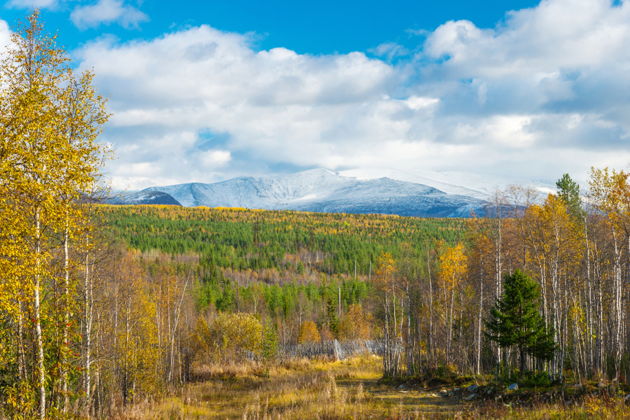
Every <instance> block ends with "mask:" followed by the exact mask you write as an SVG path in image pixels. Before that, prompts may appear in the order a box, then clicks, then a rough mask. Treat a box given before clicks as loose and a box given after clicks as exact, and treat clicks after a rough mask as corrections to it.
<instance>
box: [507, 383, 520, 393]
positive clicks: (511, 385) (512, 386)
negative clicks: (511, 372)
mask: <svg viewBox="0 0 630 420" xmlns="http://www.w3.org/2000/svg"><path fill="white" fill-rule="evenodd" d="M507 389H508V391H518V384H517V383H516V382H515V383H513V384H510V386H508V388H507Z"/></svg>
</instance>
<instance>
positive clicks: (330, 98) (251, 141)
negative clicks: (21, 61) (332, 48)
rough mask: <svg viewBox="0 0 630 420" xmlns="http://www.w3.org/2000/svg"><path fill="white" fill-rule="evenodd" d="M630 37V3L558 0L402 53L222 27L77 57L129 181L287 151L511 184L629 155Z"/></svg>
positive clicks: (115, 167)
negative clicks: (389, 56)
mask: <svg viewBox="0 0 630 420" xmlns="http://www.w3.org/2000/svg"><path fill="white" fill-rule="evenodd" d="M629 43H630V1H625V2H622V3H621V4H620V5H616V6H613V5H612V4H611V2H610V1H608V0H546V1H543V2H542V3H541V4H540V5H539V6H537V7H535V8H531V9H525V10H521V11H516V12H511V13H510V14H509V16H508V17H507V19H506V20H505V21H504V22H503V23H501V24H500V25H498V26H497V27H496V28H490V29H482V28H478V27H477V26H475V25H474V24H473V23H472V22H469V21H453V22H447V23H445V24H444V25H442V26H440V27H438V28H437V29H436V30H435V31H433V32H431V33H428V34H426V38H425V41H424V43H423V45H422V46H421V48H420V53H419V54H418V56H417V57H415V58H414V59H410V60H407V61H406V62H402V61H401V62H398V63H396V64H391V63H387V62H384V61H382V60H380V59H374V58H368V57H367V56H366V55H365V54H363V53H360V52H354V53H350V54H339V55H320V56H311V55H305V54H298V53H296V52H294V51H291V50H288V49H285V48H274V49H270V50H263V51H257V50H255V49H254V48H253V47H252V46H251V43H250V39H249V38H248V37H247V36H245V35H240V34H233V33H226V32H221V31H219V30H216V29H213V28H211V27H208V26H200V27H195V28H191V29H187V30H183V31H179V32H174V33H171V34H166V35H164V36H162V37H160V38H157V39H154V40H148V41H136V42H129V43H122V44H118V43H114V42H111V41H99V42H95V43H92V44H89V45H87V46H86V47H85V48H83V49H82V50H81V51H80V52H79V53H78V55H79V58H80V60H81V61H82V66H83V67H84V68H94V70H95V72H96V75H97V78H96V83H97V84H98V86H99V88H100V90H101V92H102V93H103V94H104V95H105V96H107V97H108V98H109V99H110V107H111V110H112V111H113V112H114V118H113V119H112V122H111V124H110V126H109V128H108V130H107V132H106V140H107V141H110V142H112V143H113V144H114V145H115V146H116V148H117V150H118V160H117V161H115V162H113V163H112V164H111V165H110V167H109V170H110V172H111V173H112V174H114V176H115V177H116V179H117V180H118V181H117V183H118V184H120V183H127V185H133V186H134V187H143V186H148V185H153V184H162V183H166V182H167V181H169V182H170V181H173V182H186V181H193V180H197V181H210V180H216V179H222V178H227V177H230V176H234V175H241V174H254V173H260V172H265V171H268V170H273V168H275V167H276V166H277V165H281V166H285V167H286V166H289V167H296V168H299V167H315V166H324V167H330V168H332V169H341V170H348V171H350V172H352V171H354V172H355V173H361V174H373V175H375V176H376V175H382V174H387V173H391V171H392V170H396V171H399V172H400V173H407V174H416V176H417V177H418V179H420V178H421V174H422V173H430V174H444V178H443V180H446V181H448V180H449V179H448V177H451V176H453V177H455V176H456V177H457V179H458V180H464V181H466V180H484V181H483V182H488V183H497V184H500V183H503V182H528V181H541V182H552V181H553V180H554V179H556V178H557V177H559V175H561V174H562V172H565V171H569V172H571V173H572V174H573V175H574V176H575V177H576V178H578V179H584V177H585V176H586V175H587V171H588V168H589V167H590V166H591V165H605V164H609V165H614V166H617V167H619V165H621V167H623V166H624V165H626V166H627V165H628V164H629V163H630V143H629V141H630V140H629V138H630V137H629V136H630V116H629V115H630V112H629V111H630V105H629V104H628V103H627V98H628V97H629V96H630V72H628V69H629V68H630V49H628V48H627V45H628V44H629ZM390 47H391V46H389V47H387V48H386V47H383V48H382V51H381V52H382V53H384V54H386V53H387V52H388V51H389V50H391V48H390ZM208 133H209V134H208ZM143 162H150V163H152V166H150V168H152V169H151V171H149V170H148V167H140V169H143V168H144V172H142V171H137V170H136V171H135V172H134V171H131V170H130V169H129V168H134V166H133V164H135V163H143ZM270 168H271V169H270ZM136 169H137V168H136ZM141 172H142V173H141ZM454 174H456V175H454ZM433 177H435V176H433ZM407 179H409V177H407ZM470 182H472V181H470Z"/></svg>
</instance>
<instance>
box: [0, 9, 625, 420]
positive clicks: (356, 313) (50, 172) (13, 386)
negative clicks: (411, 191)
mask: <svg viewBox="0 0 630 420" xmlns="http://www.w3.org/2000/svg"><path fill="white" fill-rule="evenodd" d="M92 80H93V75H92V74H91V73H89V72H87V73H82V74H76V73H75V71H73V70H72V69H71V67H70V62H69V57H68V56H67V55H66V54H65V53H64V52H63V50H61V49H59V48H58V47H57V46H56V44H55V40H54V38H50V37H48V36H46V35H45V34H44V33H43V32H42V27H41V24H40V23H39V21H38V16H37V14H34V15H32V16H31V17H30V18H29V22H28V23H27V25H25V26H24V28H23V30H22V32H17V33H15V34H13V38H12V47H11V49H10V50H9V54H8V55H7V56H6V57H5V58H4V59H3V61H2V63H1V64H0V86H2V90H1V92H2V93H1V95H0V108H1V109H2V112H0V130H1V131H2V136H0V210H1V211H0V273H1V274H2V275H1V277H0V417H3V418H4V417H8V418H36V417H39V418H42V419H43V418H92V417H94V418H111V417H118V418H141V417H142V416H140V415H138V416H136V414H137V411H134V410H138V407H147V406H148V407H154V408H155V407H157V406H152V405H151V404H160V402H161V401H165V399H168V398H172V397H173V396H174V395H179V396H180V397H181V395H180V394H178V392H181V390H187V389H191V388H189V387H188V386H189V384H192V385H190V386H195V384H198V385H200V386H207V387H210V388H209V389H214V388H212V387H213V386H216V387H218V388H217V389H216V390H213V391H212V394H213V395H214V398H219V397H216V396H217V395H219V396H223V397H222V398H224V401H232V400H230V399H229V398H230V396H229V394H222V392H223V393H227V392H228V391H229V384H230V383H232V384H240V382H234V381H238V380H240V379H238V378H239V375H240V373H239V372H241V373H242V372H250V371H251V372H254V373H253V374H252V376H251V377H248V378H249V379H247V381H249V382H247V383H248V384H249V386H255V389H257V391H256V392H257V394H256V395H258V397H257V398H258V399H259V400H260V395H261V393H263V394H264V392H269V394H270V395H271V394H273V392H274V391H272V390H270V389H268V388H265V386H266V385H265V384H268V383H271V381H272V380H279V379H278V378H280V379H281V382H279V383H280V384H281V385H278V386H279V387H283V388H282V389H284V390H285V391H286V392H287V393H290V392H297V391H295V389H302V390H307V391H308V392H307V391H304V394H308V393H310V390H311V389H317V390H318V391H317V392H321V394H316V395H319V396H318V397H317V398H320V397H321V399H318V400H317V405H318V407H319V409H320V410H334V409H339V410H346V409H347V410H356V409H357V406H358V405H359V406H360V405H361V404H358V405H357V404H356V402H357V401H359V402H361V401H366V398H368V399H369V398H371V397H366V396H365V394H370V392H368V391H366V390H364V388H363V387H364V384H363V383H361V384H359V385H357V387H356V389H355V388H352V392H350V391H345V390H343V389H342V390H340V387H341V386H342V382H340V381H343V380H349V378H354V376H352V375H354V374H357V375H362V374H365V375H366V376H367V375H368V374H369V375H372V376H374V375H378V382H373V383H372V382H371V383H372V384H377V383H378V386H385V387H387V386H390V384H400V383H402V385H400V386H407V385H405V384H407V383H416V384H419V383H423V384H426V383H429V384H430V383H432V381H435V380H439V381H443V380H444V378H445V377H450V378H454V379H453V381H454V382H453V383H458V382H457V381H459V379H458V378H468V379H466V380H467V381H473V382H474V383H471V385H470V386H479V385H478V384H485V383H489V382H492V381H494V382H493V383H497V384H498V383H501V384H504V385H505V384H510V385H509V386H510V387H512V383H513V382H514V383H520V384H521V386H524V385H526V384H528V383H530V384H533V385H534V386H554V385H558V386H564V385H566V384H581V385H580V386H584V387H586V386H589V384H590V385H592V384H597V387H598V388H601V389H605V390H606V392H607V394H606V396H607V398H609V399H611V400H610V401H613V400H614V398H616V397H617V396H619V395H622V396H623V395H624V392H625V393H627V389H628V388H627V387H628V381H629V378H630V328H628V320H629V317H630V305H629V300H630V179H629V176H630V174H628V173H627V172H624V171H623V170H615V169H609V168H593V169H592V171H591V173H590V177H589V183H588V188H587V189H586V190H581V189H580V187H579V185H578V184H577V183H576V182H575V181H574V180H573V179H572V178H571V177H570V176H569V175H568V174H565V175H564V176H562V177H561V178H560V179H559V180H558V182H557V190H556V191H555V193H553V194H548V195H546V196H544V195H542V194H540V193H539V192H537V191H536V190H532V189H529V188H526V187H520V186H513V187H509V188H507V189H505V190H501V191H497V192H496V194H495V195H494V197H493V199H492V200H491V201H490V202H489V203H488V206H489V207H492V208H493V209H494V211H492V212H490V213H491V214H495V215H496V217H493V218H478V217H475V216H474V215H471V217H470V218H468V219H418V218H410V217H397V216H384V215H353V214H323V213H321V214H320V213H301V212H291V211H262V210H250V209H238V208H183V207H178V206H108V205H101V204H98V203H97V202H96V201H97V200H96V198H97V197H98V196H99V193H100V191H99V176H100V168H101V166H102V162H103V160H104V159H105V158H106V157H107V156H106V155H107V150H105V149H104V148H103V147H101V146H99V144H98V143H97V142H96V140H97V138H98V135H99V134H100V132H101V129H102V126H103V124H104V123H105V122H106V121H107V119H108V117H109V115H108V114H107V112H106V111H105V108H104V100H103V98H101V97H99V96H98V95H97V93H96V92H95V90H94V88H93V85H92ZM330 349H332V351H333V353H332V354H330V352H329V350H330ZM355 350H356V352H357V354H359V353H367V355H365V354H363V355H361V356H357V357H359V358H358V359H352V358H349V360H346V361H344V362H343V363H345V364H339V363H342V362H341V361H339V360H336V359H346V358H345V357H342V356H340V354H341V353H342V352H343V353H348V354H350V355H354V352H355ZM361 357H363V359H361ZM333 362H335V363H337V364H332V363H333ZM326 363H330V364H326ZM304 366H308V369H312V371H309V372H312V377H309V378H310V379H307V380H306V379H305V381H306V382H300V381H301V379H300V381H298V380H297V379H296V377H297V376H296V375H297V373H296V372H300V371H301V369H302V370H304V369H306V368H305V367H304ZM324 366H325V367H324ZM331 366H332V367H331ZM351 368H352V369H354V370H353V371H352V372H355V373H350V371H349V369H351ZM248 369H249V370H248ZM326 369H329V372H328V373H325V371H326ZM368 371H369V372H368ZM217 372H223V373H217ZM226 372H227V373H226ZM331 372H332V373H331ZM356 372H359V373H356ZM361 372H363V373H361ZM366 372H368V373H366ZM375 372H376V373H375ZM217 375H219V377H220V378H221V380H220V382H216V381H215V382H213V378H216V377H217ZM282 375H284V376H282ZM372 376H370V377H372ZM226 378H227V379H226ZM462 380H463V379H462ZM230 381H232V382H230ZM292 381H294V382H292ZM401 381H402V382H401ZM414 381H416V382H414ZM439 381H438V383H444V382H439ZM226 383H227V384H228V385H225V384H226ZM252 384H253V385H252ZM296 384H298V385H299V386H298V385H296ZM366 384H367V382H366ZM504 385H501V386H504ZM600 385H601V386H600ZM226 386H227V387H228V389H227V390H226V389H225V387H226ZM239 386H240V385H239ZM239 386H237V385H234V386H233V389H238V387H239ZM366 386H367V385H366ZM375 386H376V385H375ZM496 386H499V385H496ZM296 387H297V388H296ZM309 387H311V388H309ZM294 388H295V389H294ZM390 388H391V387H390ZM512 388H514V387H512ZM388 389H389V388H388ZM397 389H404V388H397ZM471 389H476V388H471ZM562 389H563V395H564V388H562ZM624 390H625V391H624ZM445 391H446V392H447V394H448V390H445ZM414 392H415V391H414ZM182 395H183V394H182ZM287 395H288V394H287ZM340 395H345V396H344V397H343V398H342V397H340ZM471 395H472V394H471ZM474 395H477V394H474ZM598 395H599V394H598ZM303 397H304V398H306V397H305V396H303ZM182 398H183V397H182ZM208 398H210V397H208ZM245 398H249V399H251V398H250V397H245ZM269 398H270V397H269V396H268V397H267V400H266V402H259V403H257V404H258V405H257V406H256V407H257V408H256V409H255V410H257V411H256V413H257V414H255V415H252V416H251V417H252V418H254V417H265V416H266V415H267V414H269V413H272V414H273V415H275V416H276V417H283V416H285V415H286V416H289V417H299V416H300V415H304V413H302V414H298V413H297V412H290V411H289V410H294V409H296V407H297V403H295V402H291V401H289V402H288V403H287V402H286V401H284V402H283V401H280V402H277V404H276V403H273V401H272V402H271V403H270V402H269ZM287 398H289V397H287ZM475 398H476V397H475ZM471 400H472V398H471ZM186 401H188V403H186V404H188V405H191V404H192V405H194V404H193V403H191V402H190V401H191V397H186ZM614 401H617V400H614ZM199 404H201V402H199ZM234 404H237V405H238V404H239V403H237V402H235V403H234ZM234 404H231V405H232V406H233V405H234ZM273 404H276V405H275V406H274V405H273ZM622 404H623V403H622ZM367 405H368V404H367V403H366V406H367ZM248 407H249V406H248ZM309 407H310V406H309ZM313 409H314V408H313V407H310V408H308V409H305V410H307V411H306V412H307V413H309V412H310V413H313V411H312V410H313ZM371 409H373V407H372V408H369V407H368V408H366V410H368V411H367V412H360V413H358V414H357V412H353V411H348V412H346V411H343V412H328V411H323V412H318V413H319V414H317V416H315V417H321V418H338V417H348V416H350V417H352V416H355V417H356V416H358V417H361V416H364V415H365V416H369V415H377V416H383V417H387V416H389V417H398V418H405V417H406V416H407V414H408V413H404V412H399V413H398V414H391V413H390V414H384V412H377V413H376V414H375V413H374V412H370V411H369V410H371ZM148 410H151V408H149V409H148ZM248 410H249V408H248ZM252 410H254V408H252ZM283 410H284V411H283ZM134 413H136V414H134ZM178 413H179V414H177V413H176V414H175V415H173V416H170V415H167V416H165V417H169V416H170V417H171V418H172V417H175V418H186V417H189V416H191V417H192V416H193V414H191V412H183V413H182V412H178ZM480 413H481V412H480ZM233 414H234V413H233ZM241 414H243V413H235V416H236V417H240V416H241ZM416 414H417V413H416ZM482 414H483V413H482ZM480 415H481V414H480ZM488 415H490V414H488ZM134 416H135V417H134ZM196 416H198V417H204V416H206V417H211V416H212V414H207V413H206V414H203V413H202V414H197V415H196ZM243 416H245V417H246V415H245V414H243ZM148 417H150V416H148Z"/></svg>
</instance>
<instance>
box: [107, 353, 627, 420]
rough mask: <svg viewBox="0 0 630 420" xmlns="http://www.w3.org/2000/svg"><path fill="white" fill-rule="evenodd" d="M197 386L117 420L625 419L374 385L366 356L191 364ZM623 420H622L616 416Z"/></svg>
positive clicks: (376, 370)
mask: <svg viewBox="0 0 630 420" xmlns="http://www.w3.org/2000/svg"><path fill="white" fill-rule="evenodd" d="M196 373H197V379H198V382H196V383H192V384H188V385H185V386H183V387H182V388H180V389H176V390H173V393H172V396H170V397H168V398H165V399H162V400H161V401H159V402H156V403H145V404H139V405H136V406H134V407H132V408H130V409H128V410H126V411H125V412H124V413H122V414H120V415H119V416H118V418H120V419H209V418H221V419H223V418H225V419H231V418H239V419H270V420H271V419H301V420H306V419H354V418H388V419H417V418H430V419H433V418H454V419H469V418H470V419H476V418H493V419H494V418H497V419H512V418H517V419H565V418H566V419H588V420H591V419H600V418H602V419H603V418H630V417H628V416H629V415H628V413H627V412H626V411H627V410H625V408H627V407H624V406H623V402H622V401H621V400H620V399H609V400H602V399H599V398H590V399H586V400H584V401H583V402H582V403H581V404H579V405H573V406H566V405H561V404H547V405H540V406H538V407H535V408H511V407H509V406H506V405H503V404H501V403H494V402H493V403H477V404H473V403H462V402H460V401H458V400H457V399H456V398H441V397H439V396H437V395H436V394H435V393H434V392H433V391H425V390H421V389H411V388H404V387H403V388H399V387H393V386H391V385H385V384H381V383H379V381H378V380H379V378H380V376H381V361H380V359H379V358H377V357H374V356H369V357H367V356H366V357H361V358H355V359H351V360H347V361H341V362H332V361H326V360H306V359H304V360H292V361H290V362H285V363H282V364H278V365H274V366H265V365H262V364H256V363H252V364H241V365H228V366H197V367H196ZM624 416H625V417H624Z"/></svg>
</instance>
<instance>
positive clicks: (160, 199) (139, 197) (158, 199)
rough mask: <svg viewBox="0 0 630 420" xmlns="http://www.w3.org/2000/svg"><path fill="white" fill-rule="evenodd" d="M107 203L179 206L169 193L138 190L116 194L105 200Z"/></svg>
mask: <svg viewBox="0 0 630 420" xmlns="http://www.w3.org/2000/svg"><path fill="white" fill-rule="evenodd" d="M105 202H106V203H108V204H154V205H157V204H161V205H170V206H181V204H180V203H179V202H178V201H177V200H175V199H174V198H173V197H172V196H171V195H170V194H167V193H165V192H162V191H148V190H143V191H138V192H134V193H123V194H118V195H116V196H114V197H111V198H109V199H107V200H105Z"/></svg>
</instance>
